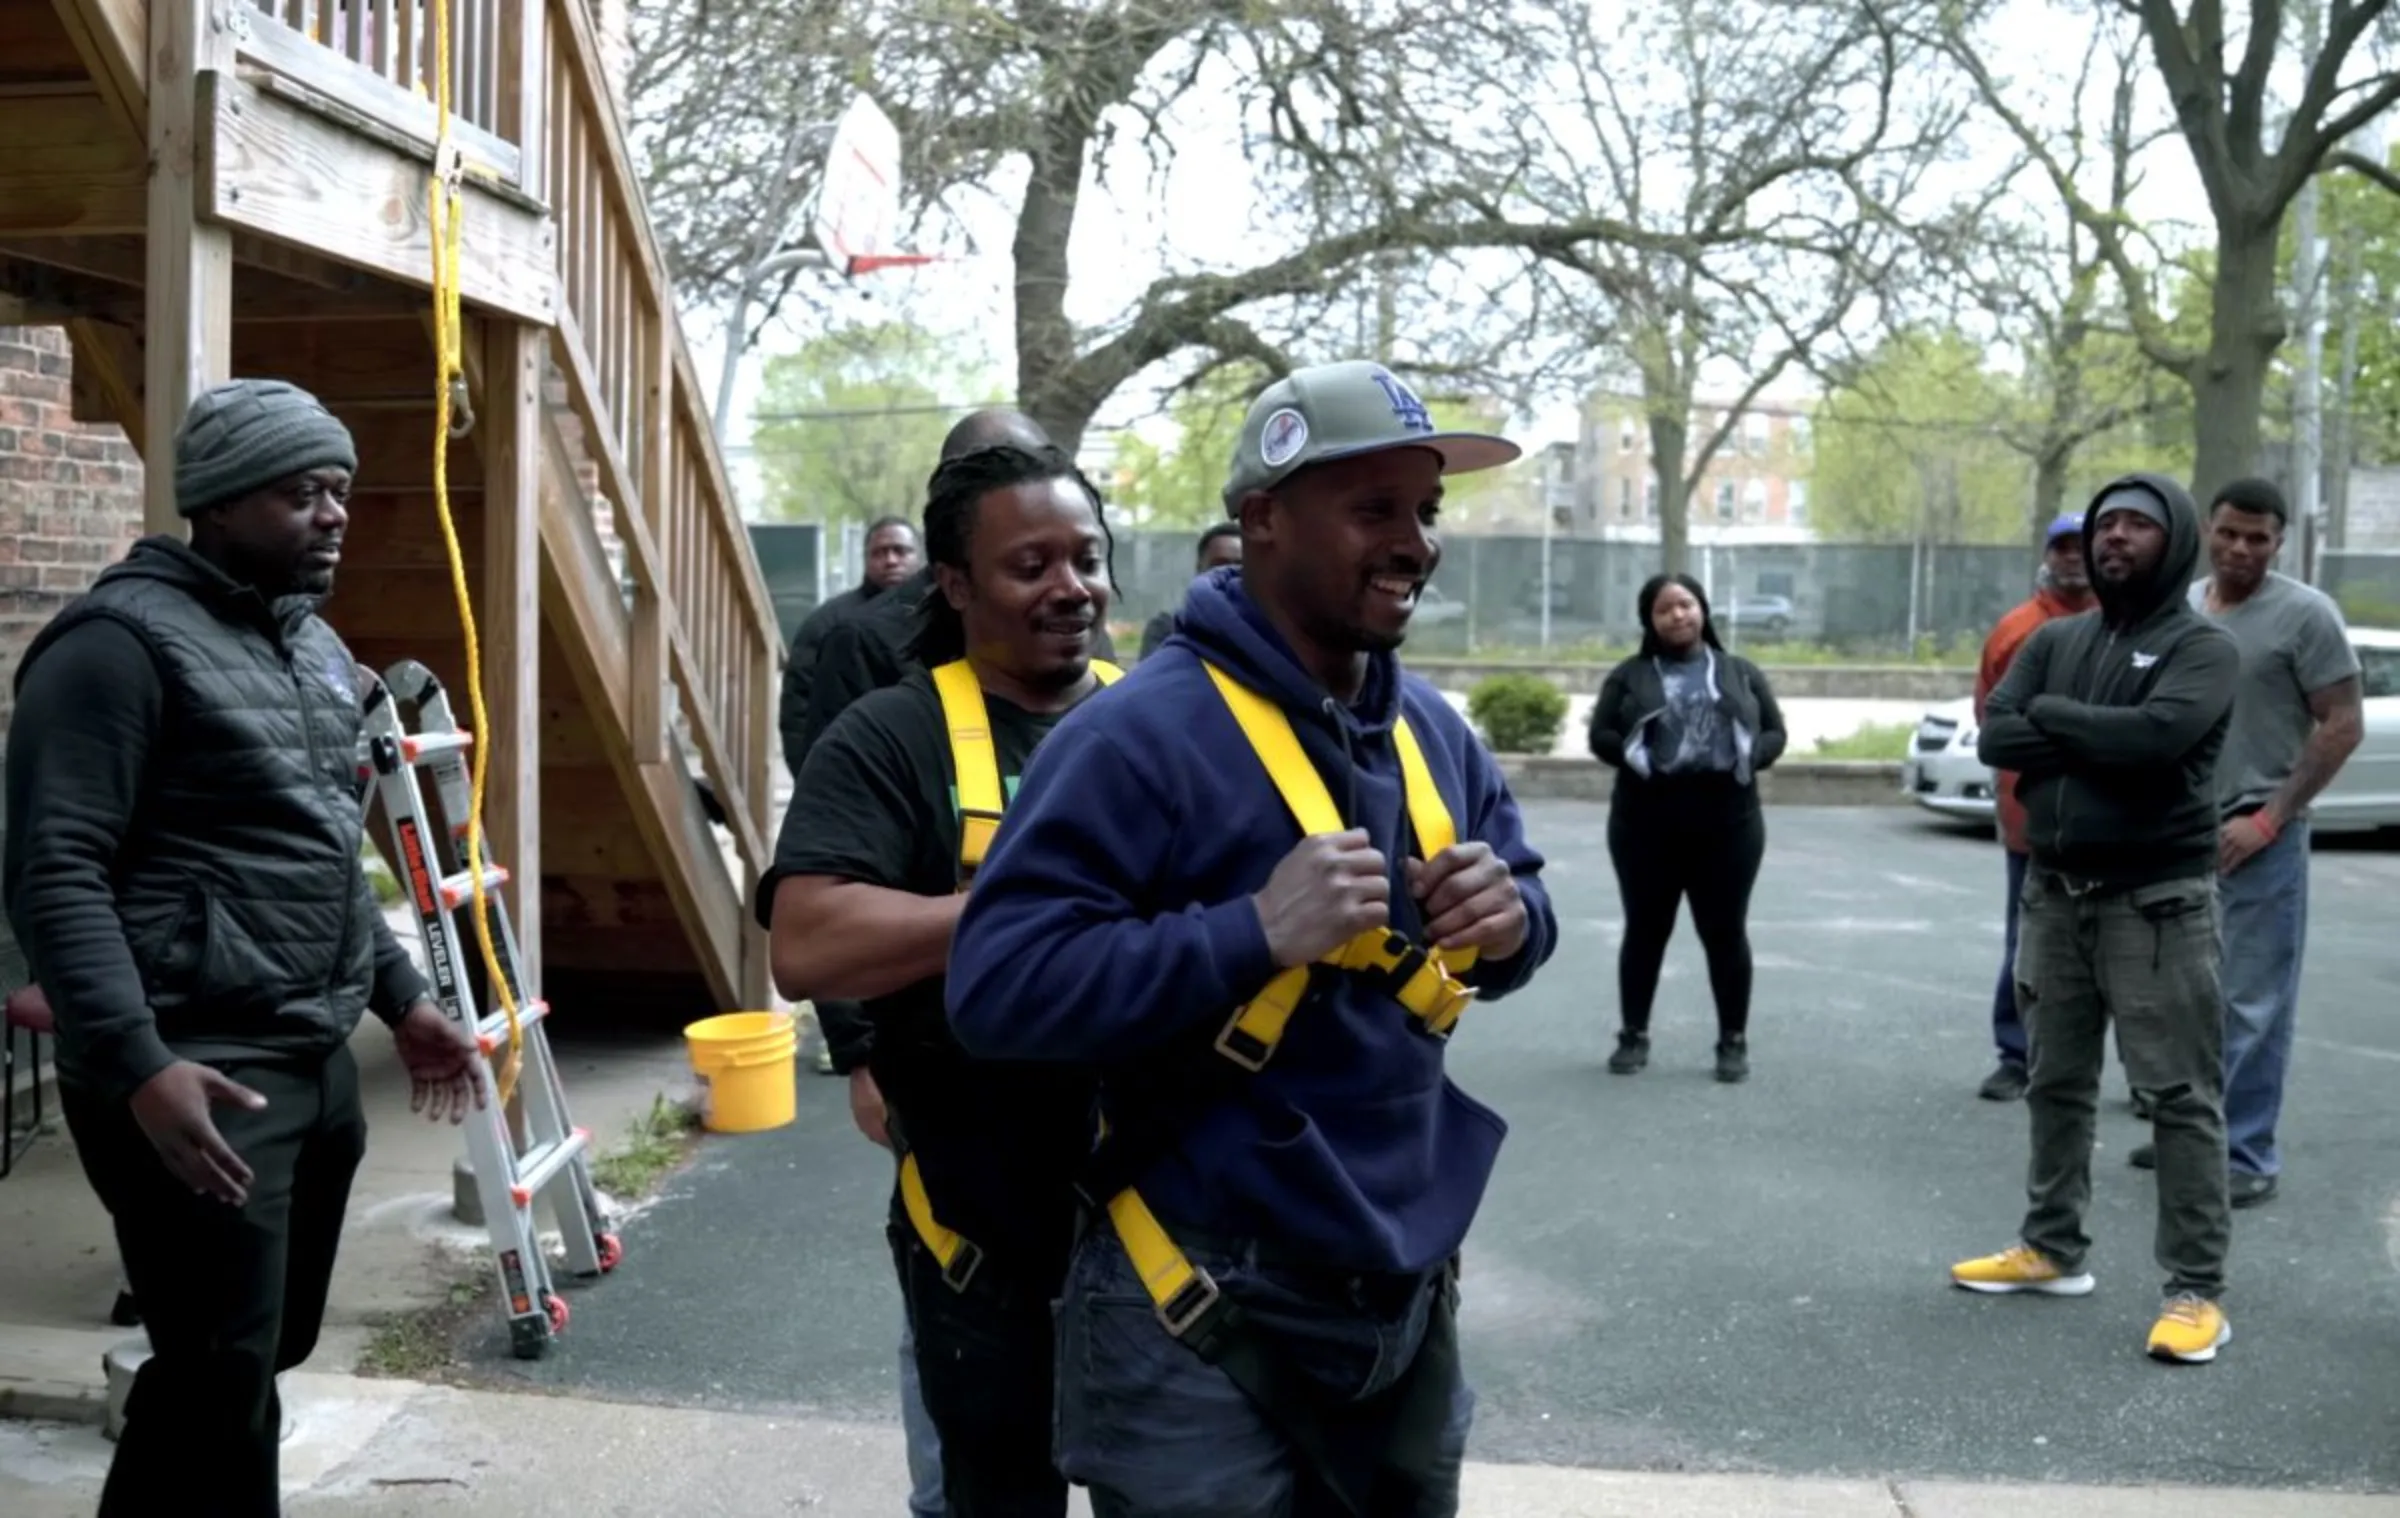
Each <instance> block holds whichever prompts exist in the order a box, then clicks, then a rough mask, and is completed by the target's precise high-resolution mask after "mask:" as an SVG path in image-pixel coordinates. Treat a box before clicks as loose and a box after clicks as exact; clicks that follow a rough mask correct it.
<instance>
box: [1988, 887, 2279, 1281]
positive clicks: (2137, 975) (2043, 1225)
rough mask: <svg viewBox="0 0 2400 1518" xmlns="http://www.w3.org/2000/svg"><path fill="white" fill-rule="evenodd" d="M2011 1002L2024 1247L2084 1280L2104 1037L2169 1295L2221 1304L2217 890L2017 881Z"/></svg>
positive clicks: (2223, 1233) (2226, 1215)
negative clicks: (2022, 1054) (2014, 1006)
mask: <svg viewBox="0 0 2400 1518" xmlns="http://www.w3.org/2000/svg"><path fill="white" fill-rule="evenodd" d="M2019 932H2020V934H2021V935H2022V937H2021V941H2020V943H2019V944H2018V948H2017V1002H2018V1005H2019V1006H2020V1007H2021V1008H2023V1009H2024V1013H2025V1027H2026V1031H2027V1033H2028V1034H2029V1035H2030V1044H2031V1052H2032V1063H2031V1065H2030V1067H2029V1069H2028V1071H2027V1074H2028V1077H2029V1079H2030V1084H2029V1085H2028V1087H2027V1089H2026V1092H2025V1105H2026V1109H2027V1111H2028V1113H2029V1114H2030V1116H2031V1119H2032V1124H2033V1159H2032V1163H2031V1165H2030V1166H2029V1168H2028V1172H2027V1176H2026V1187H2025V1189H2026V1196H2027V1201H2028V1203H2029V1204H2030V1205H2029V1206H2028V1208H2027V1211H2026V1214H2025V1225H2024V1229H2023V1238H2024V1240H2025V1242H2026V1243H2027V1244H2030V1245H2032V1246H2033V1247H2034V1248H2035V1249H2038V1250H2040V1251H2041V1252H2042V1253H2043V1254H2044V1255H2047V1256H2048V1257H2049V1258H2050V1260H2051V1262H2052V1263H2053V1264H2055V1265H2057V1266H2058V1268H2059V1269H2060V1270H2063V1271H2066V1272H2068V1273H2069V1274H2074V1273H2076V1272H2079V1271H2081V1270H2082V1269H2083V1262H2084V1256H2085V1254H2086V1253H2087V1252H2088V1251H2089V1250H2090V1248H2091V1243H2092V1241H2091V1239H2090V1237H2089V1236H2087V1235H2086V1234H2085V1233H2084V1231H2083V1214H2084V1209H2085V1208H2086V1207H2087V1206H2089V1205H2090V1203H2091V1199H2092V1129H2093V1124H2094V1121H2095V1118H2096V1115H2097V1113H2098V1111H2099V1104H2100V1071H2101V1066H2102V1064H2103V1063H2104V1061H2105V1060H2106V1058H2107V1040H2108V1025H2109V1023H2110V1022H2111V1021H2112V1020H2113V1021H2114V1022H2115V1023H2116V1025H2117V1053H2118V1055H2119V1057H2120V1058H2122V1059H2123V1060H2124V1062H2125V1073H2126V1075H2127V1077H2128V1078H2129V1079H2130V1080H2131V1082H2132V1084H2133V1088H2134V1089H2135V1090H2136V1091H2139V1092H2143V1093H2146V1094H2147V1095H2148V1096H2149V1098H2150V1101H2151V1104H2152V1118H2151V1124H2152V1130H2153V1132H2154V1133H2155V1135H2156V1138H2157V1148H2158V1227H2157V1233H2156V1239H2155V1245H2154V1248H2155V1252H2156V1255H2157V1259H2158V1265H2159V1268H2160V1269H2161V1270H2163V1271H2165V1272H2166V1274H2167V1290H2168V1291H2169V1292H2184V1291H2189V1292H2195V1293H2198V1294H2199V1295H2201V1296H2203V1297H2208V1298H2210V1299H2212V1300H2213V1299H2215V1298H2216V1297H2217V1296H2219V1295H2220V1294H2221V1293H2222V1292H2223V1291H2224V1289H2225V1250H2226V1244H2227V1240H2228V1237H2229V1235H2230V1233H2231V1214H2230V1212H2228V1210H2227V1199H2226V1188H2225V1116H2224V1107H2223V1099H2224V1091H2223V1087H2224V1077H2225V1050H2224V1043H2225V1012H2224V997H2223V995H2222V994H2221V993H2220V991H2219V990H2218V982H2217V961H2218V953H2219V950H2218V939H2217V921H2216V899H2215V880H2214V877H2213V875H2207V876H2200V877H2197V878H2194V879H2190V880H2171V881H2165V882H2162V883H2160V884H2157V885H2147V886H2139V887H2135V888H2134V889H2131V890H2116V891H2098V892H2092V893H2088V894H2077V893H2076V892H2075V891H2073V890H2071V889H2070V888H2069V886H2068V884H2067V883H2066V882H2065V881H2063V880H2061V879H2060V878H2059V877H2058V876H2056V875H2053V874H2051V873H2049V872H2048V871H2046V870H2044V869H2042V868H2041V867H2040V866H2038V865H2037V866H2035V867H2034V868H2032V869H2031V870H2029V871H2028V872H2027V874H2026V880H2025V899H2024V917H2023V920H2022V922H2021V923H2020V925H2019Z"/></svg>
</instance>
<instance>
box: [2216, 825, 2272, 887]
mask: <svg viewBox="0 0 2400 1518" xmlns="http://www.w3.org/2000/svg"><path fill="white" fill-rule="evenodd" d="M2263 816H2265V813H2263V812H2252V813H2251V814H2250V815H2249V816H2247V817H2236V818H2234V819H2233V820H2232V821H2231V822H2228V823H2226V824H2225V825H2224V826H2223V827H2222V828H2219V829H2218V830H2217V873H2218V874H2220V875H2230V874H2232V873H2233V872H2234V871H2236V870H2238V869H2240V868H2241V867H2242V866H2243V865H2246V864H2248V863H2249V862H2250V860H2251V857H2252V856H2253V855H2255V854H2257V853H2258V851H2259V850H2261V849H2263V848H2265V847H2266V846H2267V845H2268V844H2270V843H2273V842H2274V841H2275V840H2274V838H2273V836H2272V835H2270V834H2269V833H2268V832H2267V830H2266V829H2265V828H2264V827H2262V826H2260V825H2259V819H2260V818H2262V817H2263Z"/></svg>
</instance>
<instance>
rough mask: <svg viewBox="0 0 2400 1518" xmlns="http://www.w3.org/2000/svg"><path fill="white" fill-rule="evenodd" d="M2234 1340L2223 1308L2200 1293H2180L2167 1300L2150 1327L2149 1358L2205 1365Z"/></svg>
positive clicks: (2230, 1325)
mask: <svg viewBox="0 0 2400 1518" xmlns="http://www.w3.org/2000/svg"><path fill="white" fill-rule="evenodd" d="M2232 1337H2233V1325H2232V1324H2231V1323H2228V1322H2227V1321H2225V1309H2224V1308H2222V1307H2219V1306H2218V1305H2217V1304H2216V1303H2214V1302H2211V1301H2210V1300H2209V1299H2208V1298H2206V1297H2204V1296H2201V1295H2199V1294H2198V1293H2197V1292H2190V1291H2181V1292H2177V1293H2176V1294H2175V1295H2174V1296H2171V1297H2169V1298H2167V1305H2166V1306H2165V1307H2163V1308H2161V1309H2160V1310H2159V1314H2158V1321H2157V1322H2156V1323H2153V1324H2151V1325H2150V1357H2151V1358H2152V1359H2154V1360H2178V1361H2181V1362H2182V1363H2183V1364H2185V1365H2206V1364H2207V1363H2208V1362H2209V1361H2211V1360H2214V1359H2215V1358H2216V1357H2217V1351H2218V1350H2219V1349H2220V1348H2222V1347H2223V1346H2224V1344H2225V1341H2226V1340H2228V1339H2230V1338H2232Z"/></svg>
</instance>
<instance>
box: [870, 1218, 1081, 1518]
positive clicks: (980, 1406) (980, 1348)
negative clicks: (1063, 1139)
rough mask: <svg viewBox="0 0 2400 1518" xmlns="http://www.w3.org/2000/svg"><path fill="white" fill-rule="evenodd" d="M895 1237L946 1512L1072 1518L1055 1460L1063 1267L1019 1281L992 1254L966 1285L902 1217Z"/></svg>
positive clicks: (971, 1517) (961, 1517)
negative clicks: (1054, 1362)
mask: <svg viewBox="0 0 2400 1518" xmlns="http://www.w3.org/2000/svg"><path fill="white" fill-rule="evenodd" d="M895 1211H897V1209H896V1208H895ZM891 1241H892V1258H893V1263H894V1265H895V1266H896V1267H897V1269H898V1270H899V1273H900V1290H901V1293H902V1295H903V1296H904V1297H905V1298H906V1300H907V1302H908V1318H909V1326H910V1329H911V1331H912V1333H913V1334H914V1336H915V1341H916V1351H917V1380H918V1386H919V1388H920V1390H921V1392H922V1395H923V1397H924V1406H925V1413H926V1416H927V1418H928V1420H929V1421H930V1422H931V1423H932V1425H933V1427H934V1428H935V1429H937V1430H939V1431H940V1435H941V1438H940V1445H939V1448H940V1451H941V1456H940V1458H941V1479H942V1498H943V1510H944V1511H945V1512H946V1513H948V1514H950V1515H952V1518H1065V1515H1066V1511H1067V1484H1066V1482H1065V1481H1064V1480H1063V1479H1061V1478H1060V1476H1059V1474H1058V1470H1057V1468H1056V1466H1054V1465H1053V1464H1052V1463H1051V1457H1050V1411H1051V1375H1050V1363H1051V1362H1050V1356H1051V1351H1052V1347H1053V1340H1052V1330H1051V1305H1050V1304H1051V1302H1052V1300H1053V1299H1054V1298H1055V1297H1056V1295H1057V1289H1058V1274H1057V1268H1056V1266H1053V1267H1052V1268H1051V1269H1050V1271H1049V1272H1048V1279H1046V1280H1036V1279H1032V1278H1030V1277H1027V1276H1023V1275H1020V1276H1016V1277H1014V1278H1012V1276H1011V1274H1010V1272H1009V1271H1008V1270H1007V1269H1006V1268H1005V1267H1004V1265H1003V1263H1002V1262H1000V1261H997V1260H993V1259H986V1260H985V1261H984V1262H983V1265H982V1266H981V1267H980V1268H979V1269H978V1270H977V1271H976V1273H975V1275H974V1276H973V1277H972V1278H971V1279H970V1280H969V1282H968V1284H967V1289H966V1290H964V1291H958V1290H954V1289H952V1287H951V1286H950V1285H949V1283H948V1282H946V1281H945V1280H944V1279H943V1278H942V1267H941V1264H940V1262H938V1261H937V1260H935V1259H934V1257H933V1252H932V1251H931V1250H929V1249H927V1248H926V1247H925V1245H924V1244H923V1242H922V1241H920V1240H919V1239H918V1238H917V1236H916V1233H915V1231H914V1230H913V1229H911V1228H910V1227H909V1226H908V1224H907V1222H906V1221H905V1220H904V1219H902V1218H896V1219H895V1220H894V1222H893V1224H892V1228H891Z"/></svg>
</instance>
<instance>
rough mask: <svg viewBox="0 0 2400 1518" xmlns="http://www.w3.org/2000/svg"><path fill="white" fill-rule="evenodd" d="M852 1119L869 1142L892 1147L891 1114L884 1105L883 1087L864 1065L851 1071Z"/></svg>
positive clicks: (887, 1147) (882, 1146) (883, 1146)
mask: <svg viewBox="0 0 2400 1518" xmlns="http://www.w3.org/2000/svg"><path fill="white" fill-rule="evenodd" d="M850 1121H852V1122H854V1123H856V1124H858V1131H859V1132H861V1133H863V1134H865V1135H866V1136H867V1142H868V1143H870V1144H874V1145H877V1146H879V1147H881V1148H884V1149H889V1148H891V1147H892V1130H891V1114H890V1112H889V1111H888V1110H887V1109H886V1108H885V1107H884V1105H883V1088H882V1087H881V1086H878V1085H876V1084H875V1077H874V1076H873V1075H871V1074H869V1073H868V1072H867V1067H866V1066H864V1065H861V1066H859V1067H858V1068H857V1069H855V1070H853V1071H851V1072H850Z"/></svg>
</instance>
